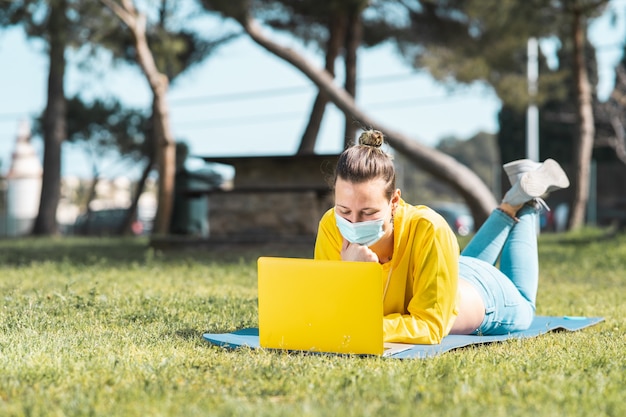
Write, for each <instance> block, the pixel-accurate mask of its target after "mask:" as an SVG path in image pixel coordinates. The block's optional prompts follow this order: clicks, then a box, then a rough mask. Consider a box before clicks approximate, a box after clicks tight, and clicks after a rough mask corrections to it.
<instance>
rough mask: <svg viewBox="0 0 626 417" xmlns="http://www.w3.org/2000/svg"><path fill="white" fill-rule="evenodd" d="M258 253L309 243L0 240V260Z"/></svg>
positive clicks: (231, 257) (222, 257)
mask: <svg viewBox="0 0 626 417" xmlns="http://www.w3.org/2000/svg"><path fill="white" fill-rule="evenodd" d="M260 256H283V257H308V258H310V257H312V256H313V245H311V244H295V245H294V244H278V243H277V244H267V243H264V244H260V243H259V244H210V245H175V246H171V247H167V248H154V247H152V246H151V245H150V241H149V240H148V239H147V238H137V237H126V238H124V237H100V238H97V237H61V238H48V237H43V238H35V237H27V238H18V239H4V240H0V263H1V264H3V265H13V266H19V265H26V264H30V263H32V262H70V263H72V264H80V265H93V264H100V263H104V264H107V265H117V266H123V265H125V264H131V263H144V262H148V261H155V260H157V261H160V262H170V261H171V262H176V261H181V260H184V261H187V262H188V261H193V262H199V263H207V262H219V263H240V262H242V261H246V262H254V261H256V259H257V258H258V257H260Z"/></svg>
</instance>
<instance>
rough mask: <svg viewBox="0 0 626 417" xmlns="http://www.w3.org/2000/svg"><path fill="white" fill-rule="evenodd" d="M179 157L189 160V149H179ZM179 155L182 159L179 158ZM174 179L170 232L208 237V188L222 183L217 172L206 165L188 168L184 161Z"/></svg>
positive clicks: (177, 150)
mask: <svg viewBox="0 0 626 417" xmlns="http://www.w3.org/2000/svg"><path fill="white" fill-rule="evenodd" d="M179 149H180V148H179V147H177V149H176V153H177V160H179V161H180V160H182V161H185V160H186V159H187V149H182V150H179ZM179 158H180V159H179ZM177 166H178V167H179V169H178V170H177V172H176V177H175V180H174V204H173V207H172V218H171V221H170V233H171V234H175V235H190V236H199V237H208V236H209V195H208V193H209V191H211V190H212V189H214V188H216V187H217V186H219V185H220V184H221V181H222V178H221V175H219V174H218V173H217V172H215V171H214V170H213V169H211V168H210V166H206V167H204V168H201V169H196V170H190V169H187V168H185V166H184V162H183V163H179V164H177Z"/></svg>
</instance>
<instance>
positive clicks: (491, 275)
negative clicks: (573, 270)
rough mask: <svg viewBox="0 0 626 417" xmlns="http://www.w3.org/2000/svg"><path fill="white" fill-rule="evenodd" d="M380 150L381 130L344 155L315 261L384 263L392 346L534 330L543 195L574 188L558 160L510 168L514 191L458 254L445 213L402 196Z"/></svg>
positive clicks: (386, 317)
mask: <svg viewBox="0 0 626 417" xmlns="http://www.w3.org/2000/svg"><path fill="white" fill-rule="evenodd" d="M382 144H383V134H382V133H381V132H379V131H375V130H370V131H366V132H364V133H363V134H362V135H361V137H360V138H359V144H358V145H355V146H352V147H350V148H348V149H347V150H345V151H344V152H343V153H342V154H341V156H340V157H339V160H338V162H337V167H336V169H335V177H334V193H335V207H334V208H332V209H330V210H328V212H326V213H325V214H324V216H323V217H322V219H321V221H320V225H319V231H318V235H317V241H316V244H315V258H316V259H334V260H340V259H341V260H344V261H363V262H380V263H381V264H382V266H383V271H384V272H383V273H384V276H385V282H384V293H383V309H384V320H383V326H384V337H385V341H386V342H402V343H414V344H436V343H440V342H441V340H442V339H443V337H445V336H446V335H448V334H483V335H489V334H506V333H509V332H512V331H517V330H525V329H527V328H528V327H529V326H530V324H531V323H532V320H533V317H534V314H535V299H536V294H537V284H538V280H539V265H538V256H537V233H536V224H537V223H536V221H537V215H538V212H539V211H538V210H539V208H540V204H539V202H541V200H540V196H542V195H543V194H545V193H547V192H550V191H554V190H558V189H561V188H566V187H568V186H569V181H568V179H567V176H566V175H565V173H564V172H563V170H562V169H561V167H560V166H559V164H558V163H557V162H555V161H554V160H551V159H548V160H546V161H545V162H544V163H536V162H532V161H530V160H520V161H514V162H511V163H508V164H505V165H504V169H505V171H506V173H507V174H508V176H509V180H510V181H511V184H512V188H511V189H510V190H509V191H508V192H507V193H506V195H505V196H504V198H503V200H502V203H501V204H500V206H499V207H498V208H497V209H496V210H494V211H493V212H492V213H491V215H490V216H489V218H488V219H487V221H486V222H485V223H484V224H483V225H482V227H481V228H480V229H479V230H478V231H477V232H476V234H475V235H474V237H473V238H472V240H471V241H470V242H469V244H468V245H467V247H466V248H465V249H464V250H463V252H462V253H461V255H460V256H459V246H458V242H457V239H456V236H455V235H454V233H453V232H452V230H451V229H450V227H449V226H448V224H447V223H446V221H445V220H444V219H443V218H442V217H441V216H440V215H438V214H437V213H436V212H434V211H433V210H431V209H430V208H428V207H426V206H412V205H409V204H407V203H406V202H404V201H403V200H402V198H401V193H400V190H399V189H397V188H396V186H395V169H394V165H393V162H392V159H391V156H390V155H388V154H387V153H386V152H384V151H383V150H382V149H381V146H382ZM498 257H500V269H498V268H497V267H496V266H495V264H496V261H497V259H498Z"/></svg>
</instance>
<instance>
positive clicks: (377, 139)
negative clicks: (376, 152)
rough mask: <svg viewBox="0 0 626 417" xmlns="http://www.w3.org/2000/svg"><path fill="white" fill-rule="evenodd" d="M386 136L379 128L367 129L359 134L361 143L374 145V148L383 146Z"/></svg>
mask: <svg viewBox="0 0 626 417" xmlns="http://www.w3.org/2000/svg"><path fill="white" fill-rule="evenodd" d="M384 142H385V138H384V135H383V132H381V131H378V130H372V129H370V130H366V131H365V132H363V133H361V136H359V145H365V146H372V147H374V148H380V147H381V146H383V143H384Z"/></svg>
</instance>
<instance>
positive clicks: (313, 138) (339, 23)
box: [297, 15, 346, 155]
mask: <svg viewBox="0 0 626 417" xmlns="http://www.w3.org/2000/svg"><path fill="white" fill-rule="evenodd" d="M328 32H329V38H328V44H327V45H326V71H328V73H329V74H330V75H331V76H333V77H334V76H335V60H336V59H337V56H338V55H339V51H340V49H341V45H342V44H343V42H344V39H345V34H346V19H345V16H343V15H333V16H331V18H330V23H329V27H328ZM326 104H328V97H327V96H326V95H325V94H324V93H323V92H322V91H321V90H319V91H318V93H317V97H316V98H315V102H314V103H313V109H312V110H311V115H310V116H309V123H308V124H307V127H306V129H305V130H304V134H303V135H302V139H301V141H300V147H299V148H298V152H297V153H298V154H300V155H302V154H312V153H314V152H315V143H316V142H317V136H318V135H319V131H320V126H321V124H322V119H323V118H324V112H325V110H326Z"/></svg>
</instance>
